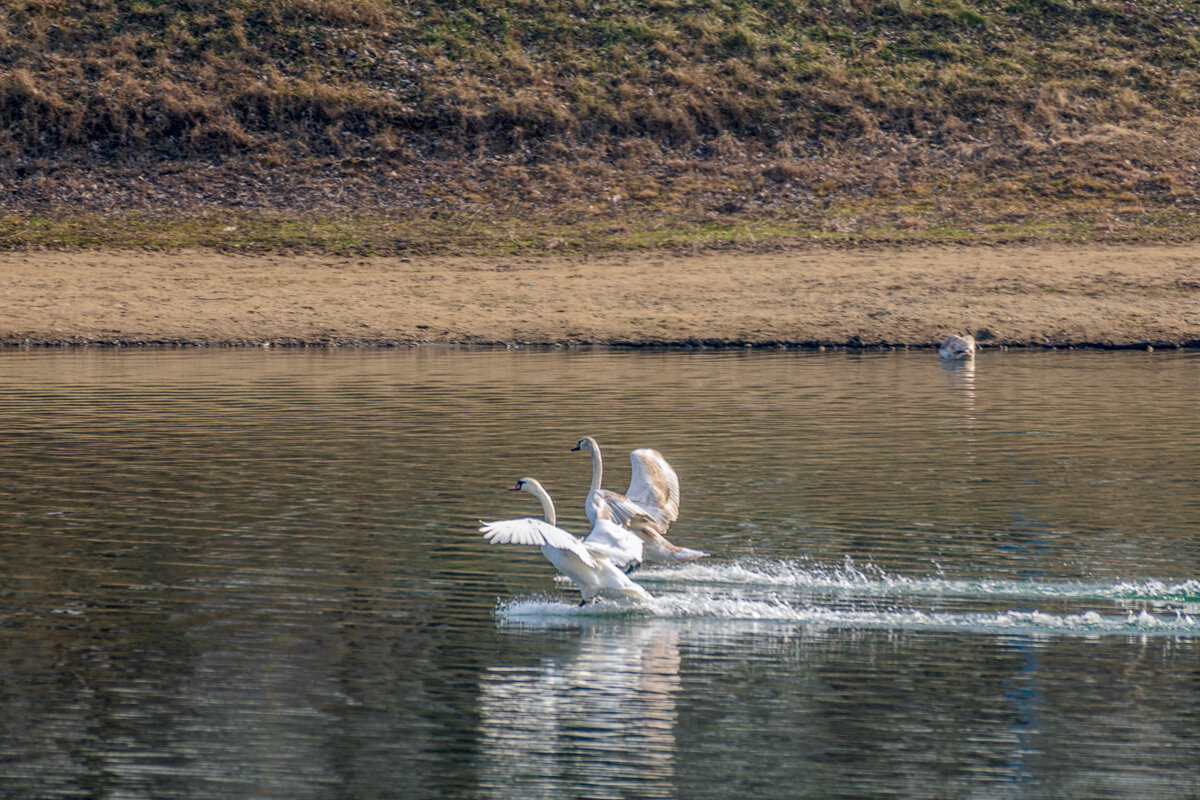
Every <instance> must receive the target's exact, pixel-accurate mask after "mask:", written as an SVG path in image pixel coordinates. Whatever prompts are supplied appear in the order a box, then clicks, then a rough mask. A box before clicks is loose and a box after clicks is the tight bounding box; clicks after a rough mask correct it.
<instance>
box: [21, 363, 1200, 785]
mask: <svg viewBox="0 0 1200 800" xmlns="http://www.w3.org/2000/svg"><path fill="white" fill-rule="evenodd" d="M1198 386H1200V354H1196V353H1193V352H1182V351H1181V352H1168V353H1164V352H1157V353H1134V352H1124V353H1099V352H1061V351H1060V352H1009V353H1001V352H991V351H986V352H984V353H983V354H982V355H981V356H980V358H979V359H978V360H977V362H976V363H975V364H974V365H953V366H947V365H943V364H942V363H940V362H939V360H938V359H937V358H936V357H935V356H933V355H931V354H929V353H916V352H913V353H902V352H889V353H858V352H841V351H838V352H829V353H798V352H794V351H779V352H757V351H756V352H740V351H738V352H726V351H715V352H714V351H694V352H675V351H673V352H610V351H595V352H588V351H533V352H527V351H495V350H480V351H477V350H432V349H429V350H418V351H337V350H331V351H246V350H238V351H170V350H161V351H139V352H119V351H95V350H82V351H79V350H70V351H62V352H57V351H55V352H27V351H8V352H3V353H0V709H2V712H3V713H0V797H4V798H82V797H106V798H108V797H112V798H117V797H119V798H158V797H172V798H248V797H255V798H262V797H271V798H274V797H278V798H293V799H298V798H390V797H396V798H480V797H483V798H488V797H494V798H565V797H578V798H660V797H661V798H675V797H678V798H725V797H730V796H736V795H737V794H749V795H750V796H753V797H756V798H797V797H813V798H843V797H844V798H862V797H873V798H882V797H907V798H948V797H1009V796H1012V797H1035V798H1064V797H1067V798H1076V797H1079V798H1084V797H1087V798H1091V797H1095V798H1107V797H1130V796H1136V797H1139V798H1157V797H1163V798H1168V797H1169V798H1180V797H1195V796H1200V726H1197V724H1196V723H1197V720H1198V719H1200V485H1198V479H1197V475H1200V426H1198V425H1197V419H1200V414H1198V413H1197V412H1198V411H1200V400H1198V399H1197V391H1196V390H1197V387H1198ZM583 435H592V436H595V437H596V438H597V439H598V440H599V442H600V444H601V445H602V447H604V452H605V454H606V462H605V465H606V469H605V484H606V486H608V487H609V488H615V489H623V488H624V486H625V484H626V483H627V482H628V475H629V462H628V452H629V450H630V449H632V448H634V447H654V448H657V449H658V450H660V451H661V452H662V453H663V454H664V455H665V456H666V457H667V458H668V459H669V460H670V462H671V463H672V465H673V466H674V467H675V469H676V470H677V472H678V473H679V475H680V479H681V482H682V487H683V502H682V511H681V515H680V519H679V521H678V522H677V523H676V524H675V525H674V526H673V527H672V529H671V534H670V535H671V538H672V539H673V540H674V541H675V542H676V543H679V544H685V545H688V546H691V547H697V548H701V549H703V550H706V551H708V552H709V553H710V554H711V555H710V557H709V558H707V559H705V560H703V561H699V562H694V563H692V564H688V565H683V566H678V567H649V568H644V569H642V570H641V571H639V572H637V573H634V576H633V577H634V578H635V579H636V580H638V581H639V582H640V583H641V584H642V585H643V586H644V587H645V588H646V589H647V590H648V591H649V592H650V593H651V594H652V595H653V596H654V599H653V600H652V601H650V602H649V603H645V604H641V605H627V604H620V603H616V602H612V601H600V602H597V603H594V604H591V605H588V606H584V607H581V606H579V605H578V599H579V593H578V591H577V590H575V589H573V588H572V586H571V585H570V584H568V583H565V582H563V581H561V580H556V579H555V573H554V569H553V567H551V565H550V564H549V563H548V562H547V561H546V560H545V559H544V558H543V557H542V555H541V554H540V553H539V552H538V550H537V549H536V548H531V547H520V546H492V545H488V544H487V543H486V542H484V541H483V540H482V537H480V535H479V534H478V531H477V529H478V526H479V520H481V519H503V518H511V517H519V516H524V515H533V516H537V515H539V514H540V509H539V507H538V505H537V503H536V501H535V500H534V499H533V498H531V497H529V496H528V495H527V494H523V493H509V492H506V491H505V489H506V488H507V487H508V486H510V485H512V483H513V482H514V481H515V480H516V479H517V478H520V477H525V476H529V477H536V478H538V479H540V480H541V481H542V483H544V484H545V486H546V488H547V489H548V490H549V492H550V493H551V494H552V495H553V496H554V497H555V499H556V502H557V506H558V511H559V522H560V524H561V525H563V526H564V527H566V528H568V529H570V530H573V531H576V532H578V533H584V532H586V530H587V524H586V522H585V520H584V516H583V499H584V496H585V494H586V491H587V485H588V482H589V480H590V472H591V466H590V463H589V461H588V459H587V458H586V457H585V456H583V455H581V454H580V453H578V452H571V450H570V448H571V446H572V445H573V444H574V443H575V441H576V440H577V439H578V438H579V437H580V436H583Z"/></svg>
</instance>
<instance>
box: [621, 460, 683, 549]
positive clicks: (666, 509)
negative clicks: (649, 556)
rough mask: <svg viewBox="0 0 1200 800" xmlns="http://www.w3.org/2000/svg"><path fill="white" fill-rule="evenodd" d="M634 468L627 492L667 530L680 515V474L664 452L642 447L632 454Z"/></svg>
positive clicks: (630, 461) (626, 493) (630, 497)
mask: <svg viewBox="0 0 1200 800" xmlns="http://www.w3.org/2000/svg"><path fill="white" fill-rule="evenodd" d="M629 463H630V464H631V465H632V466H633V471H632V473H631V477H630V479H629V490H628V491H627V492H625V496H626V497H628V498H629V499H630V500H632V501H633V502H634V503H636V504H637V505H639V506H641V507H642V508H643V509H645V510H646V511H647V512H648V513H649V514H650V516H651V517H652V518H653V519H654V521H655V522H657V523H658V524H659V525H660V526H661V527H662V529H663V530H664V531H665V530H666V529H667V528H668V527H670V525H671V523H672V522H674V521H675V520H677V519H679V476H678V475H676V474H675V470H673V469H671V465H670V464H668V463H667V460H666V459H665V458H663V457H662V453H660V452H658V451H657V450H651V449H650V448H648V447H643V448H640V449H638V450H634V451H633V452H632V453H630V454H629Z"/></svg>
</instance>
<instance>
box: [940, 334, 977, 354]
mask: <svg viewBox="0 0 1200 800" xmlns="http://www.w3.org/2000/svg"><path fill="white" fill-rule="evenodd" d="M938 355H939V356H941V357H942V358H948V359H952V360H954V359H960V358H974V357H975V337H974V336H951V337H949V338H948V339H946V341H944V342H942V345H941V347H939V348H938Z"/></svg>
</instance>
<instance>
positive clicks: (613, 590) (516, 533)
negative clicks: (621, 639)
mask: <svg viewBox="0 0 1200 800" xmlns="http://www.w3.org/2000/svg"><path fill="white" fill-rule="evenodd" d="M512 490H513V491H526V492H529V494H531V495H533V496H534V497H536V498H538V499H539V500H541V501H542V511H543V513H544V514H545V516H546V519H545V520H540V519H534V518H533V517H523V518H521V519H506V520H500V521H499V522H487V523H484V525H483V526H482V527H481V528H480V529H479V531H480V533H482V534H483V537H484V538H485V539H487V540H488V541H489V542H491V543H492V544H527V545H536V546H538V547H540V548H541V549H542V555H544V556H545V557H546V559H547V560H549V562H550V563H551V564H553V565H554V566H555V568H557V569H558V571H559V572H561V573H562V574H563V575H566V576H567V577H568V578H570V579H571V580H572V581H574V583H575V585H576V586H578V587H579V591H580V593H581V594H582V595H583V601H584V602H587V601H588V600H591V599H592V598H594V597H598V596H605V597H632V598H635V599H638V600H649V599H650V594H649V592H647V591H646V590H645V589H643V588H642V587H641V586H638V585H637V584H636V583H634V582H633V581H631V580H629V577H628V576H626V575H625V573H624V572H622V571H621V570H620V569H619V568H618V567H617V566H616V565H615V564H614V563H613V560H612V558H611V557H610V556H609V555H608V553H607V552H606V551H605V549H603V548H599V547H592V546H589V545H588V544H587V543H586V542H582V541H580V540H579V539H578V538H577V537H576V536H574V535H573V534H571V533H569V532H568V531H565V530H563V529H562V528H560V527H558V526H557V525H555V524H554V523H555V521H556V518H555V514H554V501H553V500H551V499H550V495H549V494H547V493H546V490H545V489H543V488H542V485H541V484H540V483H538V482H537V481H535V480H534V479H533V478H522V479H521V480H519V481H517V484H516V486H513V487H512ZM593 532H594V531H593ZM640 561H641V558H640V556H639V557H638V562H639V563H640Z"/></svg>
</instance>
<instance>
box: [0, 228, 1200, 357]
mask: <svg viewBox="0 0 1200 800" xmlns="http://www.w3.org/2000/svg"><path fill="white" fill-rule="evenodd" d="M0 298H2V300H3V306H2V307H3V313H2V316H0V343H6V344H10V345H12V344H16V345H19V344H38V345H42V344H64V343H71V344H84V343H97V344H98V343H119V344H125V345H134V344H150V343H178V344H204V345H262V344H263V343H273V344H279V345H283V344H362V345H416V344H422V343H477V344H483V343H528V344H552V343H576V344H583V343H594V344H624V343H629V344H658V343H662V344H669V343H688V342H692V343H695V342H696V341H697V340H699V341H705V342H709V343H716V342H723V343H730V344H744V343H755V344H770V343H786V344H804V345H812V344H817V343H823V344H830V345H836V344H846V343H859V342H861V343H864V344H878V343H888V344H894V345H909V346H926V345H930V344H932V343H934V342H936V341H939V340H940V339H942V338H943V337H944V336H946V335H947V334H949V333H953V332H963V331H969V332H979V331H985V333H984V337H985V338H986V337H988V336H989V335H990V337H991V338H990V339H988V344H1006V345H1047V344H1054V345H1066V344H1076V345H1084V344H1090V345H1099V346H1109V345H1119V346H1120V345H1124V346H1131V345H1139V344H1143V343H1146V342H1150V343H1154V344H1158V345H1163V344H1178V345H1189V346H1200V245H1186V246H1168V245H1128V246H1098V245H1097V246H1087V245H1085V246H1070V245H1057V246H1037V247H1006V248H979V247H977V248H967V247H936V248H925V249H900V250H889V249H868V250H849V251H842V250H801V251H791V252H779V253H770V254H738V253H730V254H726V253H710V254H703V255H696V256H673V255H664V254H650V255H646V254H627V255H615V256H603V257H597V258H587V257H559V258H495V259H492V258H471V257H462V258H445V257H443V258H413V259H411V260H409V259H399V258H371V259H357V258H339V257H329V256H283V255H271V256H246V257H241V256H232V255H224V254H216V253H210V252H183V253H138V252H102V253H97V252H78V253H72V252H27V253H6V254H2V255H0Z"/></svg>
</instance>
